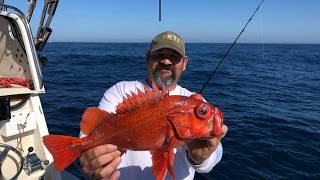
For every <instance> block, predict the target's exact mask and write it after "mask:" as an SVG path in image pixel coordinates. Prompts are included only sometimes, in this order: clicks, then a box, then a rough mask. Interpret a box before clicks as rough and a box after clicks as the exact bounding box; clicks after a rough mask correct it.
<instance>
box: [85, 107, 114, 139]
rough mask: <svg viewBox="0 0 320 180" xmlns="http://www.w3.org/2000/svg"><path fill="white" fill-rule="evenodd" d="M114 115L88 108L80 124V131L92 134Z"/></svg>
mask: <svg viewBox="0 0 320 180" xmlns="http://www.w3.org/2000/svg"><path fill="white" fill-rule="evenodd" d="M110 116H112V114H110V113H108V112H107V111H104V110H101V109H99V108H98V107H89V108H87V109H86V110H85V111H84V113H83V115H82V120H81V122H80V129H81V131H82V132H83V133H84V134H87V135H88V134H90V133H91V132H92V131H93V130H94V129H96V128H97V126H98V125H99V124H100V123H101V122H103V121H105V120H106V119H108V118H109V117H110Z"/></svg>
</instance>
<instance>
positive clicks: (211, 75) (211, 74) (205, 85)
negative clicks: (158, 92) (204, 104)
mask: <svg viewBox="0 0 320 180" xmlns="http://www.w3.org/2000/svg"><path fill="white" fill-rule="evenodd" d="M263 1H264V0H261V2H260V4H259V5H258V7H257V8H256V10H255V11H254V13H253V14H252V15H251V17H250V19H249V20H248V21H247V23H246V25H245V26H244V27H243V28H242V30H241V32H240V33H239V34H238V36H237V38H236V39H235V40H234V42H233V43H232V45H231V46H230V47H229V49H228V51H227V52H226V54H225V55H224V56H223V57H222V59H221V60H220V62H219V64H218V66H217V67H216V68H215V69H214V70H213V71H212V72H211V73H210V75H209V77H208V79H207V81H206V82H205V83H204V85H203V86H202V88H201V90H200V91H199V94H202V92H203V90H204V89H205V88H206V87H207V86H208V84H209V82H210V80H211V79H212V77H213V75H214V74H215V73H216V72H217V70H218V69H219V67H220V65H221V64H222V63H223V61H224V60H225V59H226V57H227V56H228V55H229V52H230V50H231V49H232V48H233V46H234V45H235V44H236V43H237V41H238V39H239V37H240V36H241V34H242V33H243V32H244V30H245V29H246V27H247V26H248V24H249V22H250V21H251V20H252V18H253V17H254V15H255V14H256V13H257V11H258V10H259V8H260V6H261V4H262V3H263Z"/></svg>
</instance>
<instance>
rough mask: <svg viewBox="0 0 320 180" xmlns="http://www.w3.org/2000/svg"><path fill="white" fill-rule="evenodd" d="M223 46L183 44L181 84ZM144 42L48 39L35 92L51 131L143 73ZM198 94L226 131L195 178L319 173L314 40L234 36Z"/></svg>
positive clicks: (195, 80)
mask: <svg viewBox="0 0 320 180" xmlns="http://www.w3.org/2000/svg"><path fill="white" fill-rule="evenodd" d="M228 47H229V44H187V47H186V48H187V52H188V56H189V64H188V69H187V71H186V72H185V74H184V75H183V77H182V80H181V81H180V84H181V85H182V86H184V87H186V88H188V89H190V90H192V91H199V90H200V88H201V86H202V85H203V84H204V82H205V80H206V79H207V77H208V74H209V73H210V71H212V69H213V68H214V67H215V66H217V64H218V62H219V60H220V59H221V57H222V56H223V55H224V53H225V52H226V50H227V48H228ZM147 48H148V44H121V43H116V44H112V43H49V44H47V46H46V48H45V52H44V54H45V55H47V57H48V59H49V63H48V65H47V66H45V67H44V72H43V73H44V77H45V80H44V81H45V88H46V94H44V95H42V96H41V99H42V103H43V108H44V111H45V115H46V118H47V123H48V127H49V131H50V133H54V134H65V135H72V136H77V135H78V132H79V120H80V118H81V115H82V112H83V111H84V109H85V108H86V107H88V106H97V105H98V103H99V101H100V99H101V97H102V95H103V93H104V91H105V90H106V89H107V88H108V87H110V86H112V85H113V84H115V83H116V82H118V81H122V80H136V79H143V78H145V77H146V66H145V59H144V57H145V56H144V55H145V51H146V50H147ZM204 97H205V98H206V99H207V100H208V101H209V102H211V103H212V104H215V105H217V106H219V107H220V108H221V109H222V111H223V112H224V116H225V123H226V124H227V125H228V126H229V132H228V134H227V136H226V137H225V138H224V139H223V141H222V143H223V147H224V155H223V159H222V161H221V162H220V163H219V164H218V165H217V166H216V167H215V168H214V170H213V171H212V172H211V173H209V174H197V175H196V178H195V179H198V180H205V179H208V180H209V179H219V180H220V179H223V180H224V179H320V45H280V44H238V45H236V46H235V47H234V49H233V50H232V51H231V54H230V55H229V57H228V58H227V59H226V61H225V62H224V63H223V64H222V66H221V68H220V69H219V71H218V72H217V74H216V75H215V76H214V77H213V79H212V81H211V82H210V84H209V86H208V87H207V88H206V90H205V91H204ZM69 169H71V170H70V171H72V173H74V174H77V175H79V172H77V171H76V170H75V168H69Z"/></svg>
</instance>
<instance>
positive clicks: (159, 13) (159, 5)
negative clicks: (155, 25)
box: [159, 0, 161, 21]
mask: <svg viewBox="0 0 320 180" xmlns="http://www.w3.org/2000/svg"><path fill="white" fill-rule="evenodd" d="M159 21H161V0H159Z"/></svg>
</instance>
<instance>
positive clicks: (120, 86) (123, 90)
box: [99, 81, 223, 180]
mask: <svg viewBox="0 0 320 180" xmlns="http://www.w3.org/2000/svg"><path fill="white" fill-rule="evenodd" d="M144 86H146V87H148V88H150V86H149V85H148V84H147V83H146V82H145V81H141V82H139V81H122V82H119V83H117V84H115V85H114V86H112V87H111V88H110V89H108V90H107V91H106V92H105V93H104V96H103V98H102V99H101V101H100V103H99V108H101V109H103V110H105V111H107V112H113V113H115V111H116V107H117V105H118V104H119V103H121V102H122V101H123V97H126V94H131V92H135V93H137V88H139V89H140V90H142V91H143V87H144ZM192 94H193V93H192V92H190V91H189V90H187V89H185V88H182V87H181V86H179V85H177V87H176V88H175V89H174V90H173V91H170V92H169V95H182V96H191V95H192ZM174 152H175V159H174V172H175V174H176V177H177V180H182V179H183V180H192V179H193V178H194V174H195V171H197V172H199V173H208V172H210V171H211V170H212V168H213V167H214V166H215V165H216V164H217V163H218V162H219V161H220V160H221V158H222V152H223V151H222V145H221V144H219V146H218V148H217V149H216V150H215V151H214V152H213V153H212V155H211V156H210V157H209V158H208V159H207V160H206V161H204V162H203V163H202V164H200V165H194V164H192V163H191V162H190V161H189V160H188V159H187V157H186V147H185V146H182V147H179V148H175V149H174ZM121 159H122V160H121V163H120V165H119V168H118V169H119V170H120V172H121V176H120V179H121V180H129V179H130V180H134V179H136V180H150V179H155V177H154V176H153V175H152V159H151V154H150V152H149V151H130V150H127V151H126V153H125V154H123V155H122V157H121ZM165 179H168V180H169V179H172V178H171V177H170V175H169V173H167V176H166V178H165Z"/></svg>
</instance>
